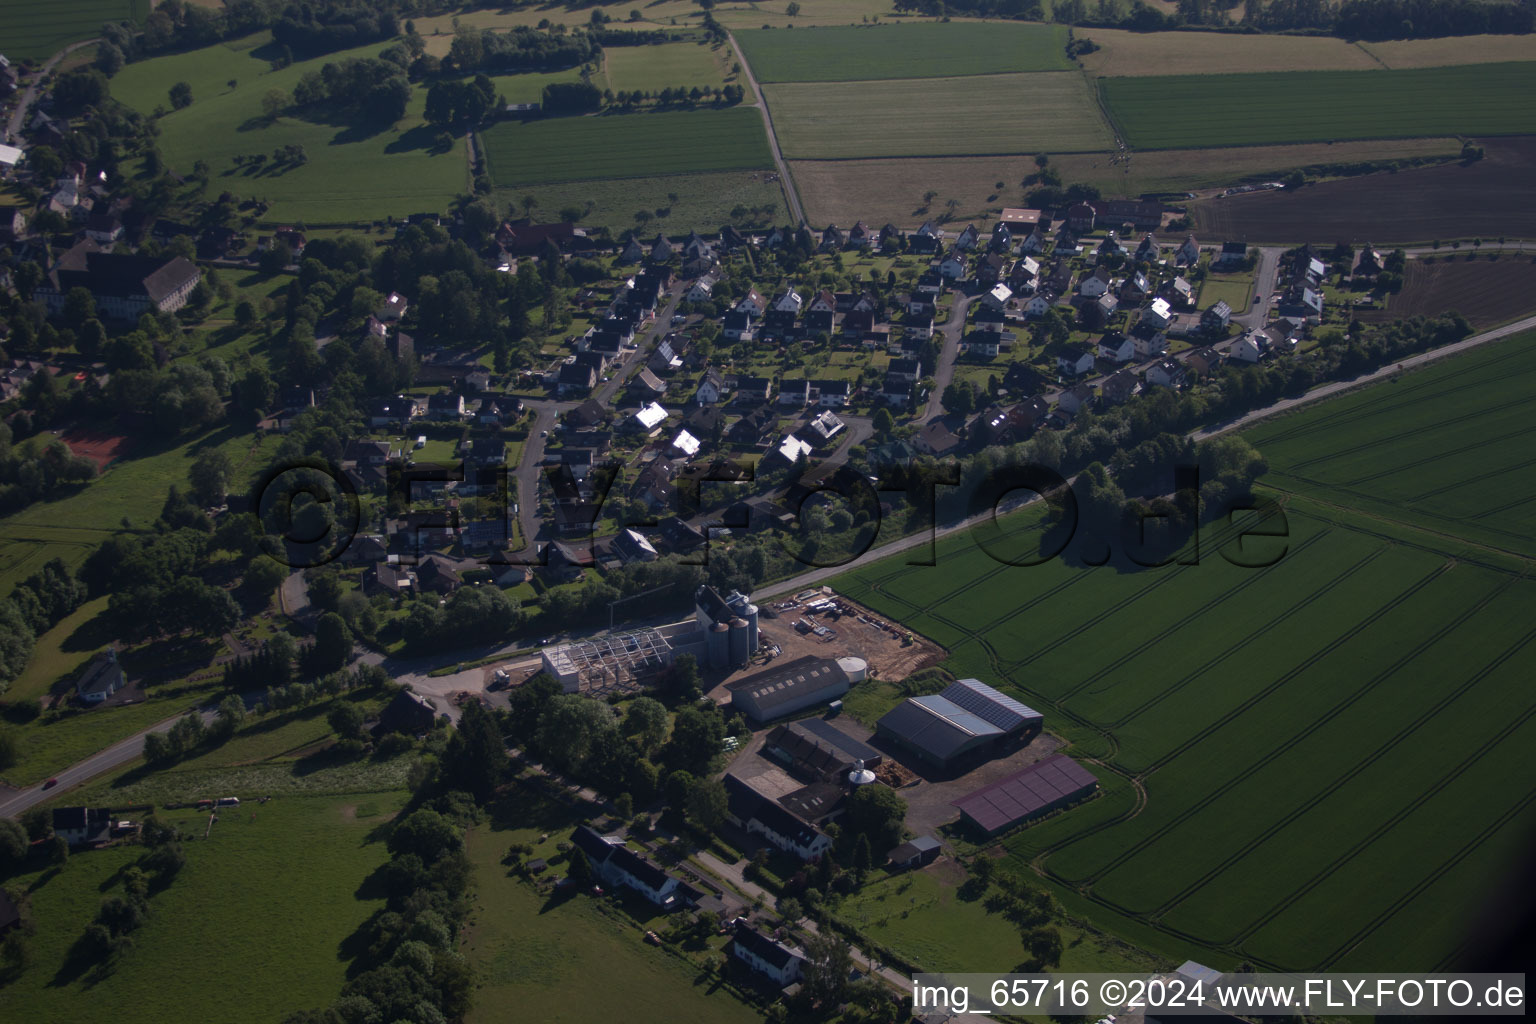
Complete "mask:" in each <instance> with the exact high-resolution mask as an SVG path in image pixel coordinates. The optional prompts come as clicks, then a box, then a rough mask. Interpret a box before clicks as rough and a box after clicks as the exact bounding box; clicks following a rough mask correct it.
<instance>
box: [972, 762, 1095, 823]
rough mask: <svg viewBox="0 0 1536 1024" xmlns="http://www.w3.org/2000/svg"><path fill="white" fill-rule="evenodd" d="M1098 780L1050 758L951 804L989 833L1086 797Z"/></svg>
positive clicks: (1078, 767)
mask: <svg viewBox="0 0 1536 1024" xmlns="http://www.w3.org/2000/svg"><path fill="white" fill-rule="evenodd" d="M1098 785H1099V780H1098V779H1097V778H1095V777H1094V776H1093V774H1092V773H1091V772H1089V771H1088V769H1086V768H1084V767H1083V766H1082V765H1080V764H1078V763H1077V762H1076V761H1074V760H1072V759H1071V758H1070V757H1067V756H1066V755H1065V754H1053V755H1052V756H1050V757H1048V758H1046V759H1045V760H1043V761H1038V762H1036V763H1035V764H1032V765H1030V766H1029V767H1028V768H1025V769H1023V770H1022V771H1018V772H1014V773H1013V774H1012V775H1009V776H1007V777H1006V778H1003V779H999V780H998V781H997V782H994V783H992V784H991V785H989V786H984V787H982V788H981V789H978V790H977V791H976V792H974V793H970V794H968V795H966V796H963V797H961V798H960V799H959V800H956V801H954V806H956V807H958V808H960V813H961V814H963V815H965V816H966V817H967V818H969V819H971V821H973V822H975V823H976V825H977V826H978V827H980V828H981V829H982V830H983V831H985V832H988V833H992V832H1000V831H1002V830H1003V829H1005V828H1007V827H1009V826H1010V825H1014V824H1016V823H1018V822H1020V821H1023V820H1024V819H1026V818H1028V817H1030V816H1032V815H1035V814H1039V813H1040V812H1041V811H1044V810H1048V809H1049V808H1052V807H1055V806H1057V805H1059V804H1063V803H1066V802H1068V801H1070V800H1075V799H1077V798H1079V797H1082V796H1086V795H1087V794H1089V793H1091V792H1093V791H1094V790H1095V789H1096V788H1098Z"/></svg>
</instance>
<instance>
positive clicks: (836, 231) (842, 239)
mask: <svg viewBox="0 0 1536 1024" xmlns="http://www.w3.org/2000/svg"><path fill="white" fill-rule="evenodd" d="M847 243H848V236H847V235H845V234H843V232H842V229H840V228H839V227H838V226H837V225H836V224H828V225H827V229H826V230H825V231H823V232H822V233H821V251H822V252H837V251H838V250H840V249H842V248H843V246H844V245H846V244H847Z"/></svg>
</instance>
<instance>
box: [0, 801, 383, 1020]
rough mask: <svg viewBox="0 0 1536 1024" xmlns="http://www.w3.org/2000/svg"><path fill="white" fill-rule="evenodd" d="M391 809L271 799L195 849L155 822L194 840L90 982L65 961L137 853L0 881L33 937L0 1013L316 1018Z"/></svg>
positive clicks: (86, 858) (370, 898) (376, 900)
mask: <svg viewBox="0 0 1536 1024" xmlns="http://www.w3.org/2000/svg"><path fill="white" fill-rule="evenodd" d="M404 801H405V794H404V793H400V792H389V793H374V794H369V795H366V796H363V797H353V796H345V797H324V798H316V797H288V796H280V797H278V798H276V799H274V800H273V801H271V802H270V803H267V804H264V805H261V806H259V807H258V806H250V805H247V806H245V807H241V808H238V809H235V810H234V811H233V813H227V814H225V815H223V816H222V817H221V818H220V820H219V821H218V823H217V824H215V825H214V827H213V831H212V833H211V837H210V838H209V839H208V840H207V841H206V842H205V841H203V840H202V836H203V833H204V830H205V829H206V828H207V822H208V817H207V815H205V814H196V813H193V812H186V811H172V812H163V813H164V817H165V818H166V819H167V820H169V821H170V822H171V823H172V824H175V825H177V826H178V827H180V828H182V829H183V830H185V831H186V832H188V833H190V834H191V835H193V836H195V837H196V841H193V842H188V843H187V864H186V866H185V867H184V868H183V869H182V870H181V872H180V873H179V874H178V875H177V876H176V878H175V880H174V881H173V882H172V883H171V884H170V885H169V887H167V888H165V889H164V890H162V891H160V892H158V893H155V894H154V895H152V896H151V897H150V911H149V915H148V919H147V921H146V923H145V924H144V926H143V927H142V928H140V929H139V930H138V931H136V932H135V933H134V935H133V946H132V948H131V949H130V950H128V951H127V952H126V953H125V954H124V955H123V956H122V958H121V960H120V961H119V962H118V963H117V965H116V967H115V968H114V969H113V970H112V971H110V972H109V973H107V974H106V975H105V976H102V977H96V976H94V975H91V974H87V975H83V976H82V975H76V974H74V973H73V972H71V971H69V970H65V969H63V964H64V961H65V956H66V953H67V951H68V949H69V946H70V944H71V943H73V942H74V941H75V939H76V938H77V937H78V936H79V935H80V933H81V931H83V930H84V928H85V926H86V925H87V924H88V923H90V921H91V919H92V918H93V917H94V915H95V913H96V908H97V905H98V904H99V902H100V901H101V899H102V898H103V897H104V896H106V895H109V894H117V895H121V892H122V889H121V884H120V878H119V877H118V872H119V871H120V870H121V869H122V868H124V867H126V866H128V865H129V864H131V863H133V862H134V861H135V860H136V859H137V858H138V856H139V855H140V853H141V852H142V850H141V849H139V848H137V847H129V846H124V847H117V848H111V849H106V850H99V851H93V852H83V853H76V854H75V855H74V856H72V857H70V859H69V861H68V863H67V864H65V865H64V866H63V868H62V869H59V870H57V871H55V870H53V869H46V870H43V871H38V872H33V873H30V874H27V875H22V876H19V877H17V878H13V879H10V880H9V881H8V887H9V888H11V889H12V890H13V891H16V890H20V891H25V892H27V893H28V899H29V900H30V903H31V916H32V919H33V920H34V921H36V922H37V933H36V935H35V936H34V937H33V938H32V940H31V943H30V945H31V951H32V963H31V965H30V966H29V967H28V968H27V969H26V970H25V971H24V972H23V973H22V974H21V976H20V977H19V978H18V979H17V980H16V981H14V982H13V983H12V984H11V985H10V986H8V987H7V988H6V990H5V1000H6V1001H7V1002H8V1003H9V1004H10V1005H12V1006H14V1007H16V1008H17V1009H18V1011H21V1010H22V1008H24V1012H23V1013H22V1016H24V1017H25V1018H26V1019H27V1020H28V1021H30V1022H34V1024H49V1022H55V1021H57V1022H76V1021H79V1020H80V1019H81V1007H82V1006H84V1005H87V1004H89V1005H97V1006H108V1005H110V1006H112V1007H114V1009H113V1011H112V1016H113V1018H114V1019H116V1020H120V1021H124V1022H136V1021H145V1022H149V1021H166V1020H204V1019H210V1018H213V1019H217V1020H220V1021H228V1022H231V1024H239V1022H247V1021H248V1022H252V1024H255V1022H258V1021H260V1022H268V1021H274V1020H282V1019H284V1018H286V1017H287V1016H288V1015H289V1014H291V1013H294V1012H296V1011H298V1010H305V1009H311V1008H316V1007H321V1006H325V1005H327V1004H329V1003H330V1002H331V1001H332V1000H334V999H335V998H336V996H337V994H338V993H339V992H340V990H341V986H342V985H343V984H344V983H345V981H346V972H347V961H348V959H349V957H350V955H351V954H350V953H348V952H346V950H347V948H348V946H347V940H348V938H349V936H351V935H352V934H353V933H354V932H355V931H356V930H357V929H358V928H359V927H360V926H361V925H362V924H363V922H364V921H366V920H367V919H368V917H369V916H370V915H371V914H372V913H374V912H375V910H376V909H377V908H378V907H379V906H381V905H382V899H381V897H382V895H383V894H382V893H373V892H369V893H368V894H367V895H366V896H365V895H361V894H360V887H361V886H362V884H363V882H364V881H365V879H367V878H368V876H369V874H370V873H371V872H372V871H373V870H374V868H376V867H377V866H378V865H380V864H382V863H383V862H384V860H385V856H386V855H385V851H384V844H383V842H382V841H380V837H379V835H378V828H379V826H380V825H381V824H383V823H384V822H385V821H387V820H388V818H389V816H391V815H393V814H394V813H395V812H396V811H397V810H398V809H399V808H400V807H401V806H402V805H403V804H404ZM300 860H301V861H302V869H301V870H300V869H296V865H297V864H298V863H299V862H300ZM275 978H280V979H281V982H280V983H277V984H274V979H275Z"/></svg>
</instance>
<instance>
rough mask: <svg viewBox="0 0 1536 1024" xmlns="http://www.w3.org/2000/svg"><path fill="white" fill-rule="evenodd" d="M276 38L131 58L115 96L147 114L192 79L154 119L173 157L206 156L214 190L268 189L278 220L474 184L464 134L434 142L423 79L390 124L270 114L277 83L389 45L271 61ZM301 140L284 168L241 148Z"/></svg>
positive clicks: (376, 211) (183, 163)
mask: <svg viewBox="0 0 1536 1024" xmlns="http://www.w3.org/2000/svg"><path fill="white" fill-rule="evenodd" d="M266 39H267V35H266V33H258V34H256V35H253V36H248V37H246V38H245V39H241V40H235V41H232V42H230V43H227V44H220V45H216V46H208V47H204V48H203V49H200V50H192V51H189V52H186V53H179V54H174V55H171V56H167V57H156V58H154V59H152V60H147V61H141V62H139V63H135V64H130V65H128V66H127V67H125V68H124V69H123V70H122V71H121V72H119V73H118V74H117V75H116V76H115V77H114V78H113V79H112V95H113V96H114V97H116V98H117V99H119V100H121V101H122V102H124V103H126V104H127V105H128V106H130V107H133V108H134V109H135V110H138V111H140V112H142V113H149V112H151V111H153V110H154V109H155V107H157V106H165V107H169V106H170V102H169V100H168V98H167V92H168V90H169V89H170V87H171V85H172V84H173V83H175V82H178V81H184V82H186V83H188V84H189V85H190V86H191V87H192V105H191V106H189V107H187V108H186V109H184V110H177V111H172V112H171V113H169V114H167V115H166V116H165V117H163V118H161V119H160V120H159V121H157V122H156V123H157V124H158V125H159V126H160V138H159V142H158V145H159V148H160V152H161V154H162V155H163V156H164V158H165V162H166V164H167V165H168V166H170V167H171V168H172V169H173V170H175V171H177V172H179V173H181V174H184V175H185V174H190V173H191V171H192V165H193V164H194V163H195V162H196V161H198V160H203V161H206V162H207V163H208V165H209V168H210V171H211V174H210V177H209V183H208V187H207V191H208V192H209V193H210V194H212V195H217V194H218V193H219V192H221V191H223V190H225V189H228V190H230V191H232V192H234V193H236V194H237V195H242V196H254V197H256V198H261V199H266V200H268V201H269V202H270V203H271V208H270V209H269V210H268V212H267V218H266V219H267V222H269V223H286V222H291V221H302V222H304V223H305V224H306V225H308V226H309V227H315V226H317V225H325V224H344V223H355V222H359V221H361V222H364V223H366V222H369V221H373V220H382V219H384V218H386V217H389V216H396V217H403V216H406V215H409V214H412V213H421V212H424V211H441V210H446V209H447V208H448V204H449V203H451V202H452V201H453V197H454V196H455V195H459V194H461V193H463V192H464V191H465V190H466V189H467V188H468V184H469V182H468V173H469V172H468V167H467V165H466V163H465V160H464V144H463V142H462V141H460V140H455V142H454V145H453V146H452V147H451V148H450V149H449V150H448V151H447V152H439V151H437V150H436V149H434V148H433V139H434V137H435V136H436V134H437V132H436V130H434V129H432V128H430V127H428V126H427V125H426V124H425V123H424V122H423V116H422V112H423V110H424V108H425V106H426V90H425V89H424V88H422V87H420V86H418V87H417V88H416V89H415V90H414V92H413V95H412V98H411V104H410V107H409V108H408V109H407V111H406V114H405V116H404V117H402V118H401V119H400V121H399V122H397V123H396V124H394V125H390V126H385V127H383V128H377V127H358V126H353V125H344V124H323V123H318V122H314V121H306V120H300V119H298V118H294V117H280V118H278V119H277V120H276V121H274V122H269V121H267V120H266V118H265V116H264V115H263V112H262V107H261V102H262V98H263V97H264V96H266V94H267V93H268V92H270V91H272V90H274V89H275V90H278V91H280V92H287V93H291V92H292V90H293V87H294V86H295V85H296V84H297V83H298V81H299V78H300V77H301V76H303V75H304V74H305V72H308V71H318V70H319V69H320V68H321V66H322V65H324V64H326V63H327V62H334V61H341V60H345V59H346V58H348V57H374V56H377V55H378V53H379V52H380V51H381V50H383V49H384V46H383V45H382V44H375V45H372V46H362V47H358V48H356V49H352V50H343V51H340V52H338V53H332V54H328V55H326V56H325V57H318V58H315V59H314V60H308V61H300V62H297V63H295V64H292V65H290V66H289V67H286V68H283V69H281V70H277V71H273V70H272V69H271V67H270V65H269V64H268V63H267V60H266V59H264V57H259V56H256V53H257V52H258V50H259V47H260V46H261V44H262V43H263V42H265V41H266ZM260 52H262V53H263V54H264V53H265V51H260ZM231 80H233V81H234V82H235V87H234V88H233V89H231V88H230V86H229V82H230V81H231ZM292 144H298V145H302V146H303V147H304V151H305V154H306V155H307V156H308V158H309V162H308V163H306V164H304V165H303V166H301V167H289V168H288V169H285V170H281V171H276V170H273V169H270V168H264V169H262V170H260V171H256V170H254V169H253V168H251V167H249V166H246V167H237V166H235V162H234V159H235V157H236V156H245V155H251V154H256V153H261V154H268V153H271V152H272V150H274V149H276V148H277V147H279V146H285V145H292Z"/></svg>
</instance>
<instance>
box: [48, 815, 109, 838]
mask: <svg viewBox="0 0 1536 1024" xmlns="http://www.w3.org/2000/svg"><path fill="white" fill-rule="evenodd" d="M53 834H54V835H56V836H58V837H60V838H62V839H63V840H64V841H65V842H66V843H68V844H69V845H70V846H72V847H81V846H94V845H96V844H97V843H104V842H106V841H107V840H108V839H110V838H112V812H111V811H110V810H108V809H107V808H105V807H55V808H54V809H53Z"/></svg>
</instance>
